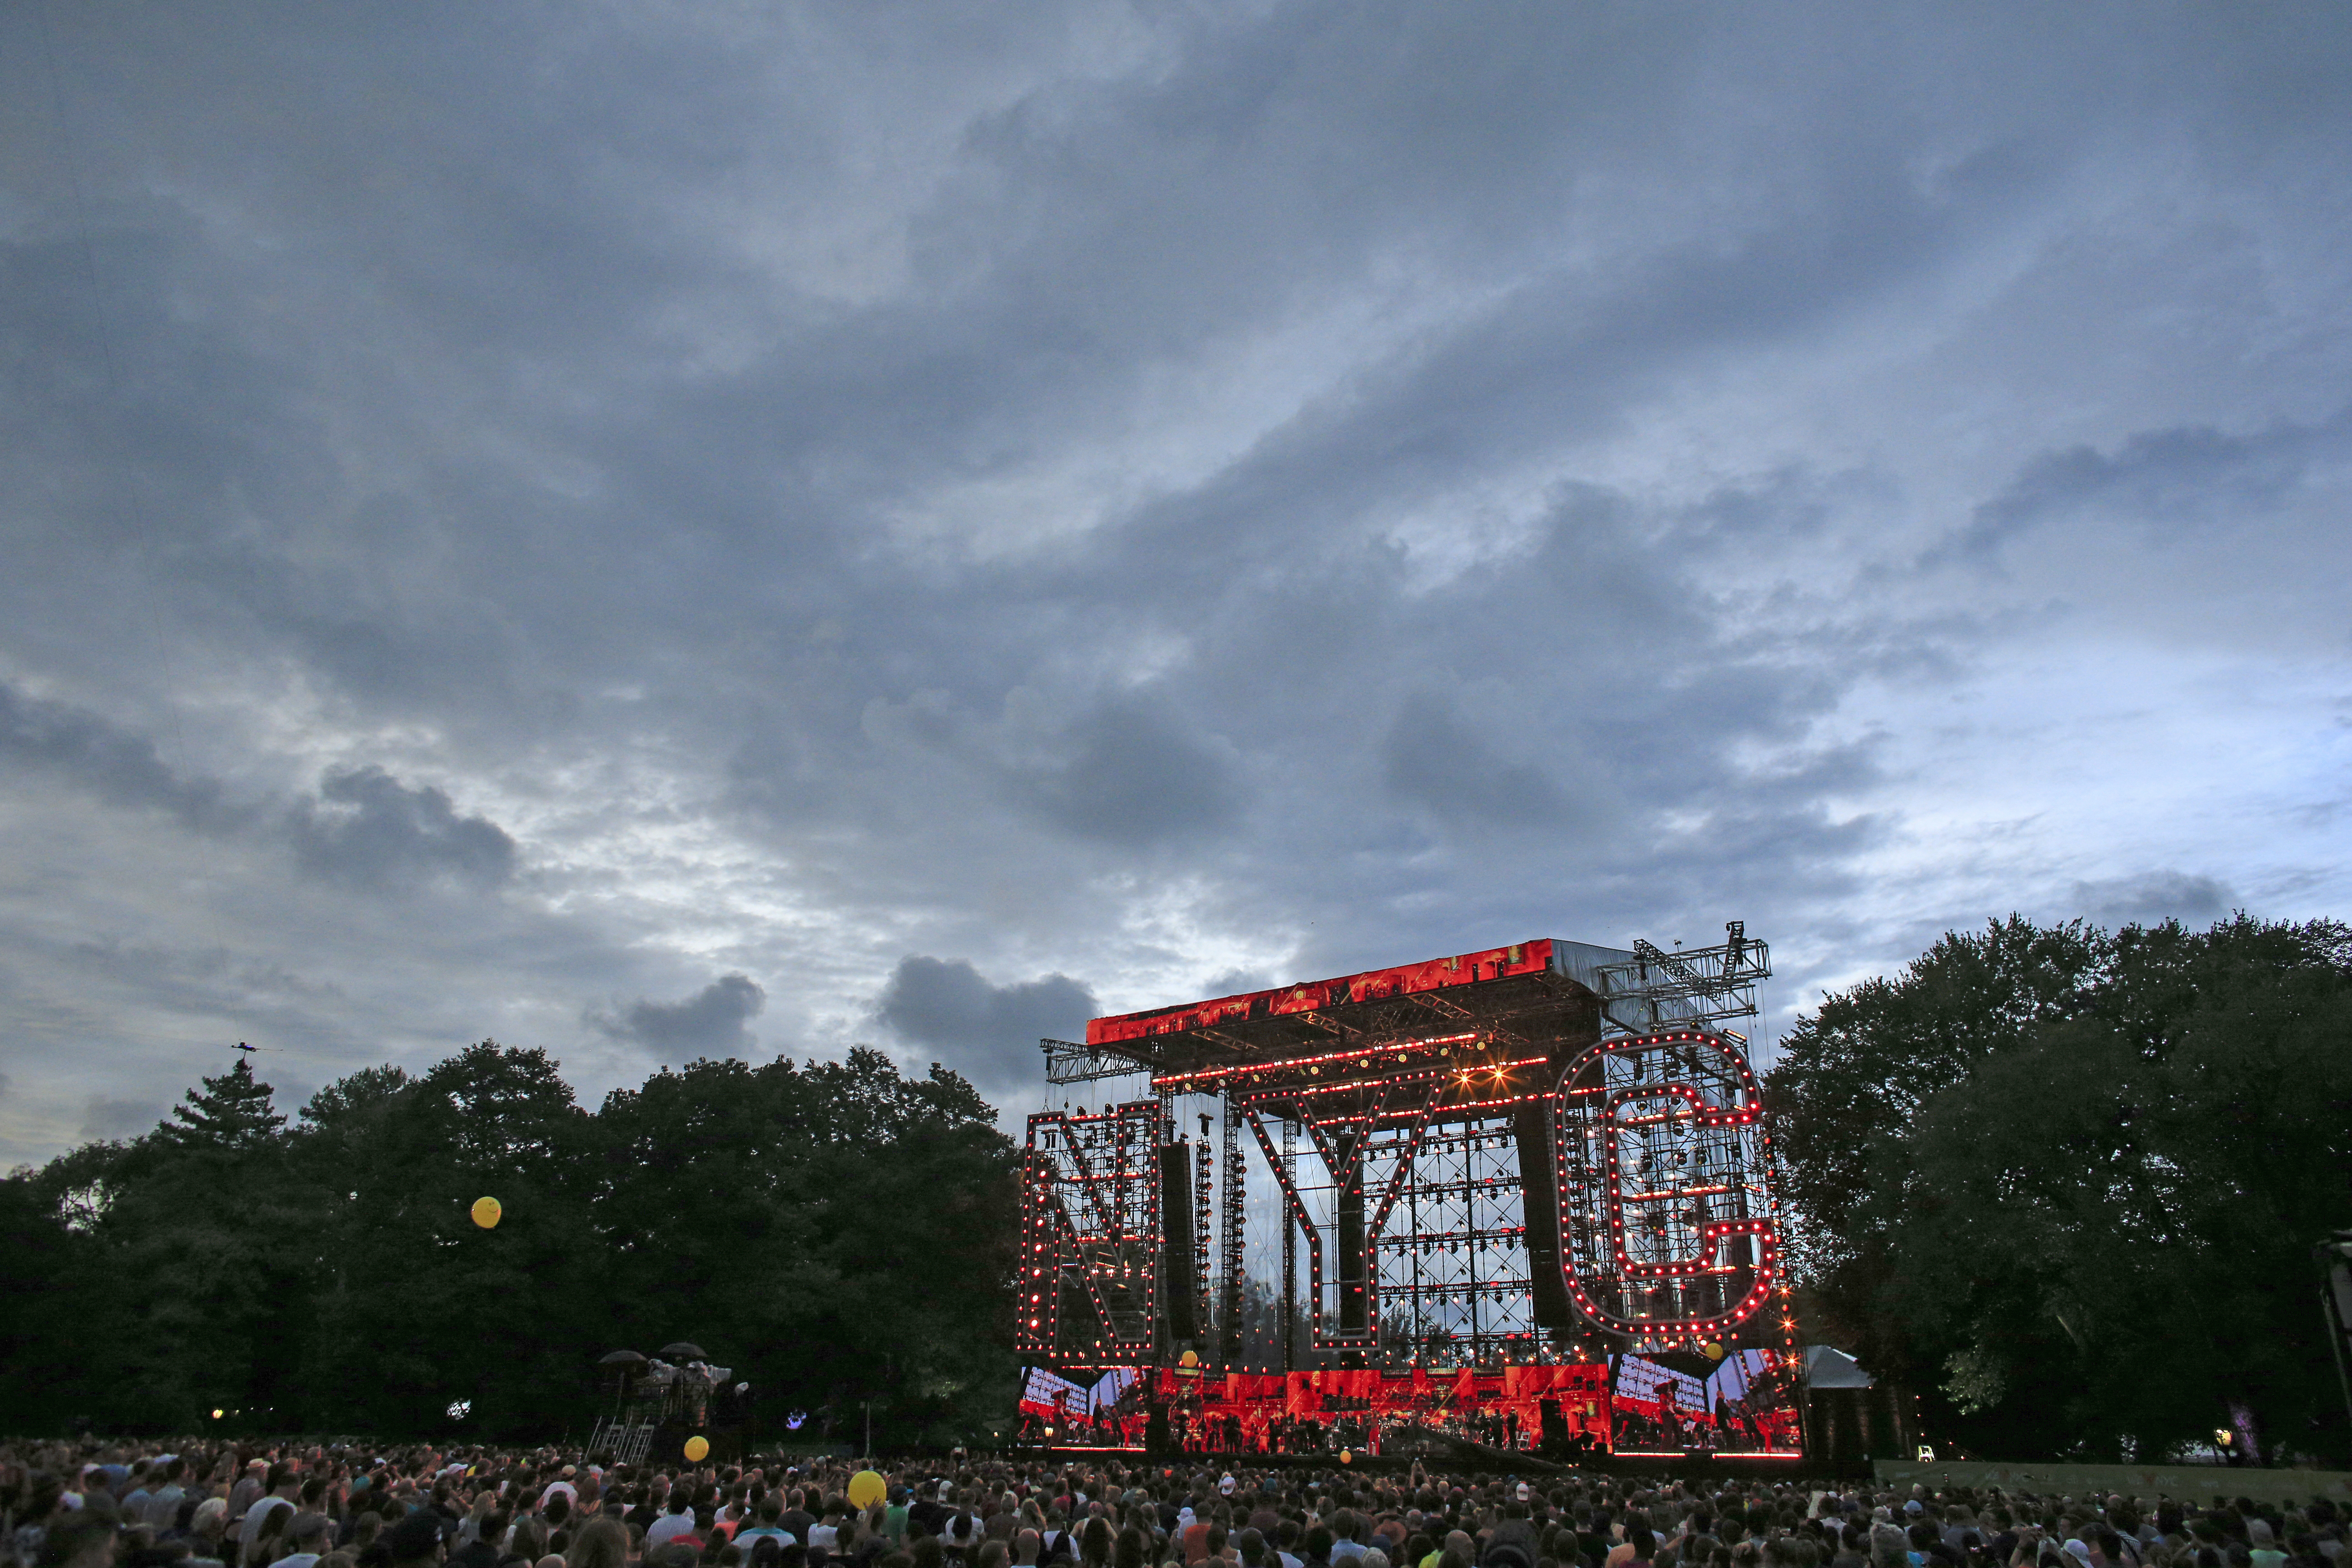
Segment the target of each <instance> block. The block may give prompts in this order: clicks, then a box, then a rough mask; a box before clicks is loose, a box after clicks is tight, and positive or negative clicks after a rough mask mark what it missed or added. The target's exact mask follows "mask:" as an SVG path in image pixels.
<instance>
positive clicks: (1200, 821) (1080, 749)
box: [1013, 700, 1241, 848]
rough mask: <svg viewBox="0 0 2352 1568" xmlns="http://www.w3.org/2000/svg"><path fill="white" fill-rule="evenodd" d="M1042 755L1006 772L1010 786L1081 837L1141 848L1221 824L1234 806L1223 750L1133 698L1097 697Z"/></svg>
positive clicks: (1230, 769)
mask: <svg viewBox="0 0 2352 1568" xmlns="http://www.w3.org/2000/svg"><path fill="white" fill-rule="evenodd" d="M1051 751H1052V752H1053V753H1054V754H1052V755H1050V756H1049V757H1048V758H1047V759H1045V760H1043V761H1039V762H1034V763H1027V764H1024V765H1021V766H1018V767H1017V768H1016V769H1015V770H1014V773H1013V777H1014V779H1015V781H1016V787H1017V789H1018V792H1019V794H1020V795H1021V796H1022V798H1023V799H1024V800H1025V801H1027V802H1028V803H1029V804H1030V805H1033V806H1034V808H1035V809H1036V810H1037V811H1039V812H1040V813H1041V814H1042V815H1043V816H1045V818H1046V819H1047V820H1048V821H1050V822H1052V823H1053V824H1054V825H1055V826H1058V827H1061V828H1063V829H1065V830H1066V831H1068V832H1071V833H1074V834H1076V835H1077V836H1079V837H1083V838H1092V839H1099V840H1101V841H1103V842H1105V843H1108V844H1112V845H1117V846H1120V847H1127V848H1143V847H1149V846H1151V845H1154V844H1159V843H1161V842H1163V841H1166V840H1170V839H1181V838H1184V837H1192V836H1194V835H1197V834H1200V833H1202V832H1203V831H1206V830H1209V829H1213V828H1216V827H1221V826H1225V825H1227V824H1228V823H1230V822H1231V821H1232V820H1233V818H1234V814H1235V813H1236V812H1237V811H1238V809H1239V807H1240V804H1241V784H1240V781H1239V779H1238V778H1237V777H1236V776H1235V770H1234V762H1233V752H1232V748H1231V747H1229V746H1219V745H1218V744H1216V743H1215V742H1213V741H1211V740H1207V739H1203V738H1202V737H1200V736H1198V735H1195V734H1193V733H1192V732H1191V731H1188V730H1187V729H1186V727H1184V726H1183V725H1182V724H1181V722H1179V721H1177V720H1176V719H1175V718H1174V717H1173V716H1172V715H1171V714H1168V713H1166V712H1164V711H1161V710H1158V709H1155V708H1153V707H1151V706H1149V705H1147V704H1144V703H1141V702H1138V701H1133V700H1114V701H1108V702H1105V703H1102V704H1101V705H1099V706H1097V707H1096V708H1094V709H1092V710H1090V711H1088V712H1087V713H1086V714H1084V715H1083V716H1081V717H1080V718H1079V719H1078V720H1077V721H1076V722H1074V723H1072V724H1071V725H1070V726H1069V727H1068V728H1067V729H1066V731H1063V732H1062V733H1061V734H1060V735H1058V736H1056V737H1055V738H1054V740H1053V742H1051Z"/></svg>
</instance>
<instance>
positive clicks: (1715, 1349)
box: [1706, 1343, 1723, 1361]
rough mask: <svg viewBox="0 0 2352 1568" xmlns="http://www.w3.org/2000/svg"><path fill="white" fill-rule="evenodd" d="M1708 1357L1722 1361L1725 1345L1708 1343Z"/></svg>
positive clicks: (1711, 1359) (1708, 1358) (1710, 1359)
mask: <svg viewBox="0 0 2352 1568" xmlns="http://www.w3.org/2000/svg"><path fill="white" fill-rule="evenodd" d="M1706 1359H1707V1360H1709V1361H1721V1360H1722V1359H1723V1346H1722V1345H1721V1344H1720V1343H1716V1344H1710V1345H1708V1346H1707V1347H1706Z"/></svg>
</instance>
